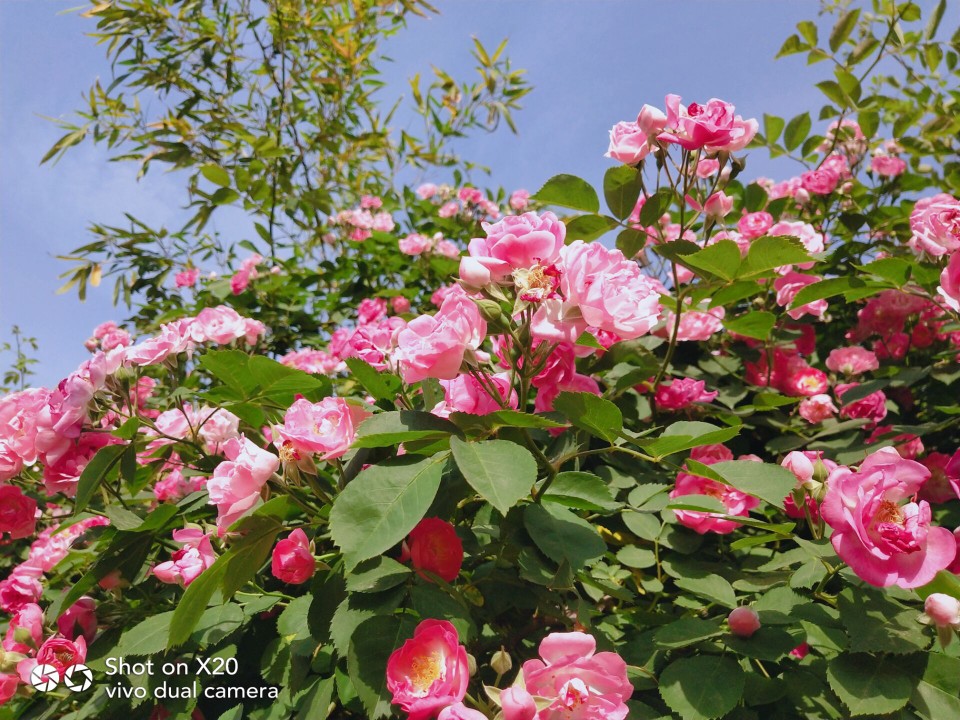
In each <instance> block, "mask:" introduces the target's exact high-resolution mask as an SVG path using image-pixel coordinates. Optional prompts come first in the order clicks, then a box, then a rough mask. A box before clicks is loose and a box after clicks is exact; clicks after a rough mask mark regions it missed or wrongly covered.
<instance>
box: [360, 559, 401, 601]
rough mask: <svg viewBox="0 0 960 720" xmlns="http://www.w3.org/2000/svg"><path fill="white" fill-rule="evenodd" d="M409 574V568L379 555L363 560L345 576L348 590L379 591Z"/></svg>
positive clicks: (396, 583) (390, 586)
mask: <svg viewBox="0 0 960 720" xmlns="http://www.w3.org/2000/svg"><path fill="white" fill-rule="evenodd" d="M409 576H410V568H408V567H407V566H406V565H401V564H400V563H398V562H397V561H396V560H394V559H393V558H388V557H386V556H383V555H381V556H379V557H375V558H371V559H369V560H365V561H363V562H362V563H360V564H359V565H357V567H356V568H355V569H354V571H353V572H351V573H350V574H349V575H348V576H347V590H349V591H350V592H380V591H381V590H389V589H390V588H392V587H396V586H397V585H399V584H400V583H402V582H404V581H405V580H406V579H407V578H408V577H409Z"/></svg>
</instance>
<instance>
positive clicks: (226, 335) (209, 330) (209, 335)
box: [190, 305, 247, 345]
mask: <svg viewBox="0 0 960 720" xmlns="http://www.w3.org/2000/svg"><path fill="white" fill-rule="evenodd" d="M243 320H244V319H243V318H242V317H241V316H240V315H239V314H238V313H237V311H236V310H234V309H233V308H231V307H227V306H226V305H220V306H218V307H212V308H204V309H203V310H201V311H200V314H199V315H197V317H196V318H194V320H193V322H192V323H191V324H190V337H191V339H193V341H194V342H198V343H203V342H214V343H217V344H218V345H226V344H227V343H230V342H233V341H234V340H237V339H239V338H242V337H245V336H246V334H247V328H246V325H245V324H244V321H243Z"/></svg>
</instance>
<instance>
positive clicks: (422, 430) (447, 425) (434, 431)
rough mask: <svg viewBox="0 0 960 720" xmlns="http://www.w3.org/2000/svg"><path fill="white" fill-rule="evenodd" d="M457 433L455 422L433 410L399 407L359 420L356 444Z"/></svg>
mask: <svg viewBox="0 0 960 720" xmlns="http://www.w3.org/2000/svg"><path fill="white" fill-rule="evenodd" d="M457 433H458V430H457V426H456V425H454V424H453V423H452V422H450V421H449V420H445V419H444V418H441V417H437V416H436V415H434V414H433V413H428V412H420V411H417V410H399V411H394V412H385V413H378V414H377V415H374V416H373V417H370V418H367V419H366V420H364V421H363V422H362V423H360V427H358V428H357V439H356V440H355V441H354V443H353V447H355V448H378V447H392V446H394V445H399V444H400V443H403V442H411V441H413V440H423V439H426V438H444V437H447V436H448V435H455V434H457Z"/></svg>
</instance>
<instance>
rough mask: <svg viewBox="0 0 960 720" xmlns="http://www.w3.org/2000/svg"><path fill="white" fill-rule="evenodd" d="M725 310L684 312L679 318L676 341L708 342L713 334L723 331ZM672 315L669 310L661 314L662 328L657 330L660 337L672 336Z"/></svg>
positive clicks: (720, 308)
mask: <svg viewBox="0 0 960 720" xmlns="http://www.w3.org/2000/svg"><path fill="white" fill-rule="evenodd" d="M725 314H726V310H724V308H723V307H715V308H711V309H709V310H706V311H701V310H685V311H684V313H683V315H681V316H680V327H679V329H678V330H677V340H679V341H684V342H690V341H692V342H703V341H704V340H709V339H710V338H711V337H712V336H713V335H714V334H715V333H718V332H720V331H721V330H722V329H723V318H724V315H725ZM674 317H675V316H674V314H673V313H672V312H670V311H669V310H664V312H663V327H661V328H660V329H658V330H657V332H656V334H657V335H659V336H660V337H670V336H671V335H672V334H673V327H674Z"/></svg>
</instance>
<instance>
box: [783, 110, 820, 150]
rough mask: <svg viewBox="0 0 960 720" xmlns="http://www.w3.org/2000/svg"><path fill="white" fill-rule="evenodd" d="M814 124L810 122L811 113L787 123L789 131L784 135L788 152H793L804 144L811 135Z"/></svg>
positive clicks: (801, 115)
mask: <svg viewBox="0 0 960 720" xmlns="http://www.w3.org/2000/svg"><path fill="white" fill-rule="evenodd" d="M811 127H813V122H812V121H811V120H810V113H807V112H805V113H802V114H800V115H797V116H796V117H795V118H793V119H792V120H790V122H788V123H787V129H786V131H785V132H784V133H783V145H784V147H785V148H787V150H789V151H790V152H793V151H794V150H796V149H797V148H798V147H800V146H801V145H802V144H803V141H804V140H806V139H807V135H809V134H810V128H811Z"/></svg>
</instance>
